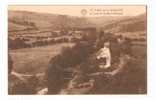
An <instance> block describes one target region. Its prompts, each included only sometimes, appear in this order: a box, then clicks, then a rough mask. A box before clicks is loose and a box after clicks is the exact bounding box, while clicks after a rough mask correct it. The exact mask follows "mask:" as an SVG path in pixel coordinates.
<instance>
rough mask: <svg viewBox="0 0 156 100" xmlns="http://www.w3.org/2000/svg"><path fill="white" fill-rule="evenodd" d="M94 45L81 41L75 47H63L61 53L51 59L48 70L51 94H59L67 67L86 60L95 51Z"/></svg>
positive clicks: (72, 66)
mask: <svg viewBox="0 0 156 100" xmlns="http://www.w3.org/2000/svg"><path fill="white" fill-rule="evenodd" d="M92 47H93V46H92V44H88V43H86V42H85V43H80V42H79V43H77V44H76V45H75V46H74V47H71V48H70V47H68V48H63V49H62V53H61V54H60V55H57V56H55V57H54V58H52V59H51V60H50V62H49V67H48V71H47V78H48V89H49V93H50V94H57V93H58V92H59V91H60V89H61V88H62V86H63V84H64V83H65V81H64V73H65V72H66V69H68V68H74V67H76V66H77V65H79V64H80V63H81V62H84V61H85V60H86V59H87V58H88V57H89V55H90V54H91V53H92V52H93V51H94V50H93V48H92Z"/></svg>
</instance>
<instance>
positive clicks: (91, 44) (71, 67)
mask: <svg viewBox="0 0 156 100" xmlns="http://www.w3.org/2000/svg"><path fill="white" fill-rule="evenodd" d="M106 94H109V95H117V94H121V95H123V94H126V95H131V94H145V95H146V94H147V6H146V5H9V6H8V95H106Z"/></svg>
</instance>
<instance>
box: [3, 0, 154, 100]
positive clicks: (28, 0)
mask: <svg viewBox="0 0 156 100" xmlns="http://www.w3.org/2000/svg"><path fill="white" fill-rule="evenodd" d="M154 1H155V0H153V1H152V0H68V1H64V0H56V1H52V0H9V1H5V0H1V3H0V77H1V78H0V97H1V99H2V100H3V99H4V100H6V99H7V100H8V99H9V100H18V99H20V100H22V99H25V100H27V99H31V100H34V99H38V100H41V99H45V100H51V99H62V100H63V99H68V100H73V99H76V100H81V99H83V100H87V99H110V100H116V99H119V100H125V99H126V100H127V99H128V100H131V99H136V100H138V99H142V100H148V99H150V100H153V99H155V98H156V96H155V94H156V78H155V76H156V75H155V73H156V72H155V71H156V63H155V62H156V60H155V57H156V51H155V50H156V45H155V43H156V39H155V37H156V31H155V28H156V25H155V23H156V21H155V20H154V19H155V18H156V12H155V9H156V7H155V4H154ZM9 4H13V5H17V4H24V5H25V4H27V5H31V4H33V5H34V4H37V5H45V4H48V5H54V4H55V5H73V4H74V5H75V4H76V5H87V4H88V5H97V4H98V5H106V4H108V5H109V4H111V5H112V4H117V5H121V4H122V5H123V4H126V5H136V4H141V5H142V4H143V5H144V4H145V5H147V6H148V9H147V10H148V11H147V12H148V32H147V33H148V45H147V46H148V94H147V95H100V96H96V95H93V96H92V95H87V96H77V95H75V96H69V95H68V96H60V95H55V96H51V95H49V96H34V95H30V96H8V95H7V6H8V5H9Z"/></svg>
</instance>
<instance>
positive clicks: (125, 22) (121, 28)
mask: <svg viewBox="0 0 156 100" xmlns="http://www.w3.org/2000/svg"><path fill="white" fill-rule="evenodd" d="M146 21H147V19H146V14H142V15H139V16H134V17H130V18H127V19H119V20H116V21H114V22H112V23H110V24H107V25H105V27H104V29H105V30H109V31H111V32H137V31H145V32H146V30H147V28H146V24H147V22H146Z"/></svg>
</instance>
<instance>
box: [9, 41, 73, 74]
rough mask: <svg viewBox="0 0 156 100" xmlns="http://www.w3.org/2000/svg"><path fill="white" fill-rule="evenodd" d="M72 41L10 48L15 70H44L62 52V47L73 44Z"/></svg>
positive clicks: (26, 71) (32, 71)
mask: <svg viewBox="0 0 156 100" xmlns="http://www.w3.org/2000/svg"><path fill="white" fill-rule="evenodd" d="M73 45H74V44H72V43H61V44H55V45H48V46H42V47H35V48H25V49H17V50H9V54H10V55H11V57H12V60H13V66H14V70H15V71H17V72H19V73H27V74H35V73H39V72H44V71H45V70H46V69H47V67H48V63H49V60H50V59H51V58H52V57H54V56H56V55H57V54H59V53H60V52H61V49H62V47H67V46H73Z"/></svg>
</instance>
